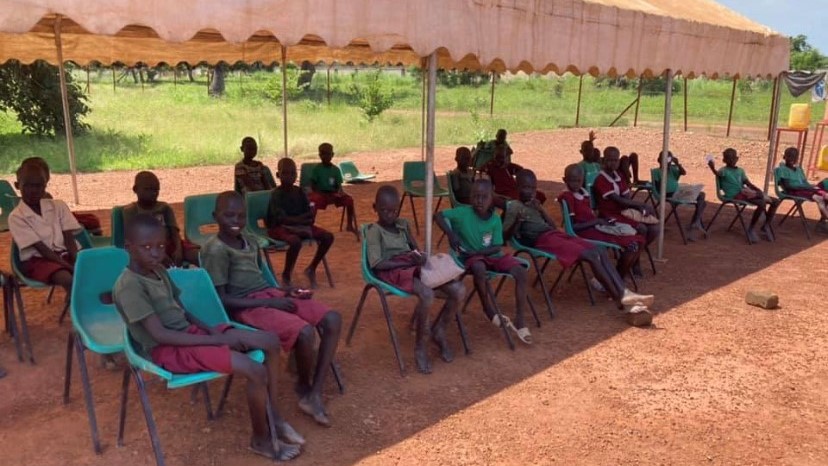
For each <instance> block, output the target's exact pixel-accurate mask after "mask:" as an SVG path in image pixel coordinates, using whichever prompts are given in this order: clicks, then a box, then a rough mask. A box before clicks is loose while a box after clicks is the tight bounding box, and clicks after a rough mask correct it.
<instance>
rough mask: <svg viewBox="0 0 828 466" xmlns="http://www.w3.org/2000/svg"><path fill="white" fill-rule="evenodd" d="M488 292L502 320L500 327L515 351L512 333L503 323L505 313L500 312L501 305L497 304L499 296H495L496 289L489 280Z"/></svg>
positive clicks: (487, 283) (510, 347) (510, 346)
mask: <svg viewBox="0 0 828 466" xmlns="http://www.w3.org/2000/svg"><path fill="white" fill-rule="evenodd" d="M486 294H488V295H489V299H491V300H492V306H494V309H495V313H496V314H497V316H498V317H499V318H500V322H501V325H500V329H501V330H502V331H503V336H504V338H506V344H507V345H508V346H509V349H510V350H512V351H514V350H515V342H514V341H512V335H511V334H509V329H507V328H506V326H505V325H503V313H502V312H500V306H498V305H497V297H496V296H495V294H494V291H493V290H492V287H491V285H490V284H489V282H486Z"/></svg>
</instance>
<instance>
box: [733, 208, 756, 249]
mask: <svg viewBox="0 0 828 466" xmlns="http://www.w3.org/2000/svg"><path fill="white" fill-rule="evenodd" d="M746 208H747V206H742V208H741V209H739V207H736V218H735V219H733V221H734V222H735V221H736V220H738V221H739V224H740V225H742V231H743V232H744V233H745V239H746V240H747V242H748V244H753V243H751V242H750V237H749V236H748V226H747V224H745V219H744V218H742V212H744V211H745V209H746ZM731 225H733V222H731ZM729 230H730V228H728V231H729Z"/></svg>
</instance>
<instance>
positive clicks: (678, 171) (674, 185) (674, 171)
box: [653, 151, 707, 241]
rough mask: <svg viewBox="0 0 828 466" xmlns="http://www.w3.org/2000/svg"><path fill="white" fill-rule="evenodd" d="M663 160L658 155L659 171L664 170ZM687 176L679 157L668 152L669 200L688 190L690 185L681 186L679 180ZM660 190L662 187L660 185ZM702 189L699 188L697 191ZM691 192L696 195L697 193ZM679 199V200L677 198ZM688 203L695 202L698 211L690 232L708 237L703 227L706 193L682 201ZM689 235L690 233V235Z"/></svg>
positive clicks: (694, 214) (691, 222)
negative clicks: (680, 191)
mask: <svg viewBox="0 0 828 466" xmlns="http://www.w3.org/2000/svg"><path fill="white" fill-rule="evenodd" d="M661 162H662V160H661V154H658V166H659V169H662V168H663V165H662V163H661ZM686 174H687V170H685V169H684V167H683V166H682V165H681V163H679V160H678V157H676V156H674V155H673V153H672V152H669V151H668V152H667V190H666V193H667V199H671V198H675V196H676V193H678V192H679V188H688V187H690V185H685V184H679V178H681V177H682V176H684V175H686ZM656 182H659V183H660V182H661V181H660V178H659V179H657V180H653V183H656ZM659 188H661V186H660V185H659ZM699 188H701V186H698V187H697V188H696V189H699ZM691 192H692V193H693V194H695V191H692V190H691ZM676 199H677V198H676ZM682 200H686V201H691V200H692V201H694V202H695V203H696V210H695V212H693V220H691V221H690V230H699V231H701V232H702V233H704V235H705V236H707V230H705V229H704V225H702V214H704V209H705V207H707V201H705V195H704V192H699V194H698V196H696V197H695V198H694V199H682ZM688 234H689V233H688ZM687 239H689V240H691V241H692V237H691V236H688V238H687Z"/></svg>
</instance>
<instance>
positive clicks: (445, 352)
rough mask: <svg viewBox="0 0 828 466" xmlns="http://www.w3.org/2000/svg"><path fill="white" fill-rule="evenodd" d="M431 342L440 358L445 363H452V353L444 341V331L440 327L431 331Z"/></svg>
mask: <svg viewBox="0 0 828 466" xmlns="http://www.w3.org/2000/svg"><path fill="white" fill-rule="evenodd" d="M431 340H432V341H433V342H434V344H436V345H437V347H438V348H439V349H440V358H441V359H442V360H443V361H445V362H452V361H454V352H453V351H452V350H451V347H449V344H448V342H447V341H446V329H444V328H443V327H442V326H438V327H434V329H433V330H432V331H431Z"/></svg>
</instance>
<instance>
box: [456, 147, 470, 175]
mask: <svg viewBox="0 0 828 466" xmlns="http://www.w3.org/2000/svg"><path fill="white" fill-rule="evenodd" d="M471 159H472V156H471V151H470V150H469V148H468V147H466V146H461V147H458V148H457V150H456V151H455V152H454V161H455V162H457V168H459V169H461V170H465V169H467V168H469V166H471Z"/></svg>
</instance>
